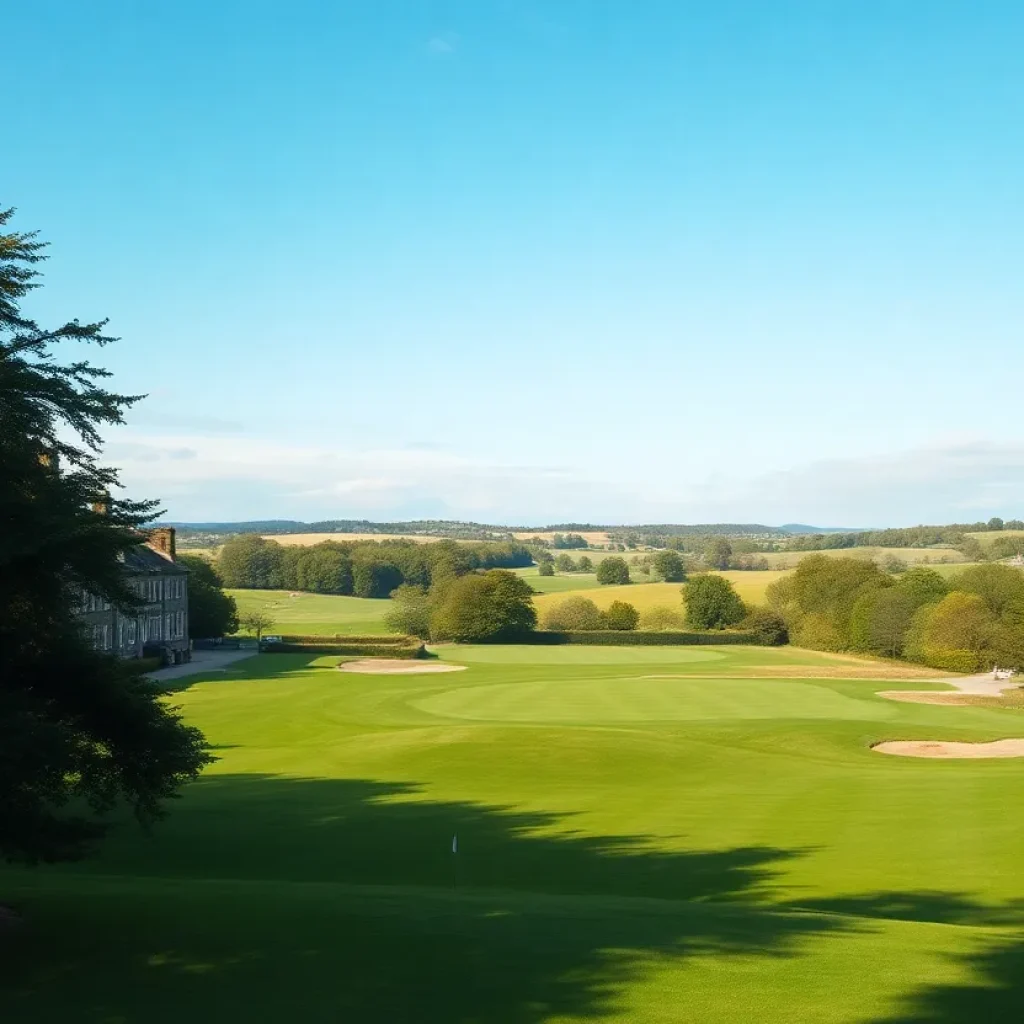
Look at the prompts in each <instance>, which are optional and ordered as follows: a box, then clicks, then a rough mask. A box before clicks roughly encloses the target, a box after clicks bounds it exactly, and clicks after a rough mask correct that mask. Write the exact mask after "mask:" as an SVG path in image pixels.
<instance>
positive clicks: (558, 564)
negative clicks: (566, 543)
mask: <svg viewBox="0 0 1024 1024" xmlns="http://www.w3.org/2000/svg"><path fill="white" fill-rule="evenodd" d="M555 571H556V572H575V571H576V563H575V562H574V561H573V560H572V557H571V556H570V555H559V556H558V557H557V558H556V559H555Z"/></svg>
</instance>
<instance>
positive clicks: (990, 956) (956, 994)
mask: <svg viewBox="0 0 1024 1024" xmlns="http://www.w3.org/2000/svg"><path fill="white" fill-rule="evenodd" d="M956 960H957V964H958V966H960V967H962V968H967V969H968V970H969V971H970V972H971V974H972V976H973V977H975V978H976V979H977V980H974V981H971V982H967V983H963V984H947V985H932V986H927V987H925V988H921V989H919V990H918V991H916V992H914V993H912V994H911V995H909V996H908V997H906V999H904V1000H903V1006H902V1007H901V1008H900V1009H899V1010H897V1011H896V1013H895V1014H893V1015H892V1016H888V1017H882V1018H878V1019H877V1020H875V1021H874V1022H872V1024H978V1022H979V1021H985V1022H992V1024H1004V1022H1006V1024H1010V1022H1017V1021H1022V1020H1024V936H1021V935H1017V936H1016V937H1015V938H1014V940H1013V941H1010V942H1007V941H1005V940H1004V941H1002V942H995V941H994V942H993V943H992V944H991V946H990V948H988V949H986V950H983V951H982V952H980V953H974V954H970V955H967V956H963V957H958V958H956Z"/></svg>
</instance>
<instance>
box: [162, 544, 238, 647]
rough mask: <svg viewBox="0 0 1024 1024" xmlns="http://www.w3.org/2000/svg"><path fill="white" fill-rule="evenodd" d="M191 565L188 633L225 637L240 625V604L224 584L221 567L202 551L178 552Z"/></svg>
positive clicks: (191, 635)
mask: <svg viewBox="0 0 1024 1024" xmlns="http://www.w3.org/2000/svg"><path fill="white" fill-rule="evenodd" d="M177 562H178V564H179V565H183V566H184V567H185V568H186V569H188V635H189V636H190V637H192V638H193V639H198V638H208V637H221V636H227V635H228V634H229V633H234V632H235V631H236V630H237V629H238V606H237V605H236V604H235V599H234V598H233V597H232V596H231V595H230V594H225V593H224V590H223V588H222V587H221V582H220V577H219V576H218V575H217V570H216V569H214V567H213V566H212V565H211V564H210V563H209V562H208V561H207V560H206V559H205V558H203V557H202V556H200V555H188V554H182V555H178V557H177Z"/></svg>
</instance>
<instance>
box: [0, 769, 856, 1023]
mask: <svg viewBox="0 0 1024 1024" xmlns="http://www.w3.org/2000/svg"><path fill="white" fill-rule="evenodd" d="M563 827H564V819H560V818H557V817H555V816H553V815H546V814H526V813H521V812H511V811H508V810H505V809H502V808H495V807H485V806H479V805H472V804H465V803H454V802H451V803H445V802H436V801H433V802H432V801H427V800H425V799H424V795H423V793H422V792H421V791H420V789H419V788H418V787H416V786H412V785H396V784H392V783H382V782H376V781H366V780H341V781H332V780H320V779H295V780H290V779H282V778H278V777H272V776H266V777H259V776H255V777H254V776H228V775H225V776H211V777H208V778H206V779H204V780H202V781H201V782H199V783H197V784H196V785H195V786H193V787H191V789H190V791H189V793H188V795H187V797H186V799H185V800H184V801H183V802H182V805H181V806H180V807H179V808H177V809H176V811H175V813H174V815H173V816H172V818H171V819H170V820H169V821H168V822H166V823H165V824H164V825H163V826H162V827H161V828H160V830H159V831H158V833H157V837H156V839H155V840H153V841H147V840H144V839H143V838H141V837H140V836H138V835H136V834H134V833H131V834H129V833H128V832H127V831H126V832H125V834H124V835H122V836H119V837H118V839H117V840H116V841H114V842H112V843H111V844H109V846H108V847H107V849H106V850H105V851H104V852H103V854H102V855H101V856H100V857H99V858H98V859H97V860H96V861H94V862H92V863H90V864H89V865H87V866H86V867H87V871H88V873H84V874H83V873H82V866H81V865H79V866H73V867H71V868H69V869H57V870H53V869H51V870H48V871H47V872H45V873H44V872H36V873H34V874H31V875H27V876H26V875H22V874H19V876H18V877H19V880H21V881H22V884H23V888H22V889H21V890H20V891H19V892H17V893H16V895H17V898H18V902H19V903H20V905H21V907H22V909H23V912H24V913H25V915H26V918H27V919H28V920H29V921H30V922H31V926H30V927H29V928H27V929H26V930H25V933H24V935H23V936H22V937H21V938H19V941H18V942H17V944H16V945H14V946H13V948H10V949H8V950H7V951H6V953H7V954H8V955H7V956H6V957H5V962H4V966H3V967H0V976H3V975H6V977H5V978H4V980H5V984H6V985H7V987H8V990H9V993H10V994H9V995H8V997H7V999H6V1002H5V1016H4V1019H5V1021H11V1022H14V1021H17V1022H19V1024H21V1022H23V1021H25V1022H27V1021H29V1020H31V1021H33V1022H34V1024H49V1022H50V1021H57V1020H61V1021H66V1020H76V1021H83V1022H87V1024H99V1022H108V1021H113V1020H117V1021H118V1022H120V1024H136V1022H140V1024H141V1022H143V1021H145V1022H147V1024H149V1022H164V1021H166V1022H171V1021H174V1022H178V1021H181V1020H190V1021H213V1020H248V1021H252V1020H257V1021H271V1020H274V1021H277V1020H282V1019H288V1018H289V1017H291V1018H293V1019H295V1020H297V1021H302V1022H324V1024H326V1022H332V1024H333V1022H336V1021H353V1022H369V1021H373V1022H377V1021H380V1022H385V1021H387V1022H406V1021H408V1022H412V1021H416V1022H438V1024H441V1022H445V1024H459V1022H470V1021H480V1022H485V1021H486V1022H497V1024H540V1022H541V1021H544V1020H546V1019H547V1018H548V1017H549V1016H552V1015H556V1014H569V1015H578V1016H589V1017H595V1018H596V1017H602V1016H607V1015H610V1014H612V1013H613V1012H614V1008H615V1005H616V1000H617V998H618V997H619V994H620V993H621V990H622V988H623V986H625V985H627V984H628V983H629V982H630V981H631V980H633V979H635V978H637V977H639V976H640V975H642V974H643V972H644V971H645V970H646V969H647V965H648V964H649V963H650V962H652V961H654V960H657V959H659V958H662V957H667V956H670V957H686V956H698V955H707V954H710V953H717V954H722V955H727V954H731V953H745V954H758V955H761V956H765V957H775V956H790V955H795V954H796V953H797V952H798V949H799V946H800V944H801V942H802V941H803V940H804V939H805V938H807V937H810V936H814V935H820V934H822V933H825V932H829V931H835V930H845V929H848V928H850V927H854V926H852V925H850V924H849V923H847V922H844V921H842V920H841V919H839V918H832V917H829V916H825V915H815V914H800V913H795V912H794V913H787V912H768V911H767V910H764V911H761V910H759V909H758V906H757V905H758V903H759V901H761V900H762V898H763V897H764V896H765V895H766V894H767V892H768V890H769V889H770V884H771V881H772V879H773V877H774V876H775V873H776V871H777V870H778V868H779V867H780V865H781V864H783V863H784V862H785V861H787V860H789V859H790V858H792V857H795V856H799V853H798V852H793V851H785V850H779V849H773V848H768V847H748V848H737V849H728V850H711V851H702V850H692V851H681V852H664V851H660V850H655V849H653V848H651V847H650V846H649V845H648V844H647V843H646V842H645V840H644V839H643V838H642V837H593V836H586V835H581V834H575V833H566V832H564V831H557V832H556V831H554V830H556V829H562V828H563ZM455 834H458V846H459V853H458V855H457V860H458V865H457V877H456V873H455V869H456V864H455V861H456V856H454V855H453V854H452V852H451V849H452V838H453V835H455ZM583 897H585V898H583ZM54 979H59V984H56V985H55V984H54Z"/></svg>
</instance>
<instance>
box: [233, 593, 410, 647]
mask: <svg viewBox="0 0 1024 1024" xmlns="http://www.w3.org/2000/svg"><path fill="white" fill-rule="evenodd" d="M227 593H229V594H230V595H231V596H232V597H233V598H234V599H235V603H236V604H237V605H238V614H239V616H242V615H246V614H248V613H250V612H257V611H259V612H266V613H267V614H268V615H270V616H271V617H272V618H273V619H274V623H275V625H274V628H273V629H269V630H267V632H268V633H298V634H311V635H315V634H325V635H330V634H332V633H346V634H349V635H350V636H351V635H359V634H373V633H390V632H393V631H392V630H390V629H388V627H387V626H386V625H385V623H384V615H385V613H386V612H387V610H388V607H389V602H388V601H386V600H384V601H379V600H371V599H370V598H366V597H342V596H340V595H338V594H304V593H296V592H294V591H289V590H228V591H227Z"/></svg>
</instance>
